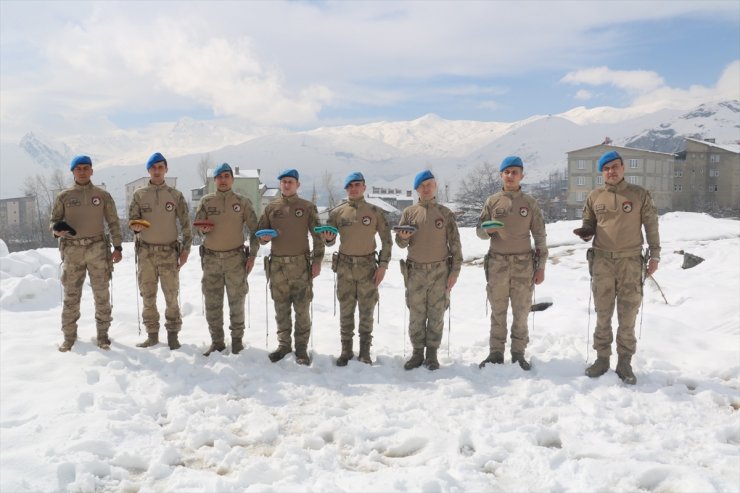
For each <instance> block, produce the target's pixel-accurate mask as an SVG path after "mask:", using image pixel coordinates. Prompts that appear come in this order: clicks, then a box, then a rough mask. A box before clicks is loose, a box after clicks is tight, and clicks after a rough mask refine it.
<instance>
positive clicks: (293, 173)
mask: <svg viewBox="0 0 740 493" xmlns="http://www.w3.org/2000/svg"><path fill="white" fill-rule="evenodd" d="M283 178H295V179H296V180H298V170H297V169H293V168H290V169H284V170H283V171H281V172H280V174H279V175H278V177H277V179H278V180H282V179H283Z"/></svg>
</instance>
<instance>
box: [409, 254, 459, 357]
mask: <svg viewBox="0 0 740 493" xmlns="http://www.w3.org/2000/svg"><path fill="white" fill-rule="evenodd" d="M449 273H450V269H449V267H448V265H447V261H442V262H435V263H431V264H418V263H413V262H408V261H407V262H406V276H405V279H406V306H408V308H409V338H410V339H411V345H412V347H413V348H414V349H421V348H424V347H429V348H439V346H440V344H441V343H442V334H443V332H444V314H445V310H447V307H449V306H450V293H449V292H448V291H447V278H448V276H449Z"/></svg>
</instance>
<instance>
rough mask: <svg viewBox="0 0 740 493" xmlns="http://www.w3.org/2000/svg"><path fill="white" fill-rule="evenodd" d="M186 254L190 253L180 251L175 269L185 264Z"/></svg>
mask: <svg viewBox="0 0 740 493" xmlns="http://www.w3.org/2000/svg"><path fill="white" fill-rule="evenodd" d="M188 255H190V252H181V253H180V256H179V257H178V258H177V270H180V267H182V266H183V265H185V263H186V262H187V261H188Z"/></svg>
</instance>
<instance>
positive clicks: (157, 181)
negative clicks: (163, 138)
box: [149, 161, 167, 185]
mask: <svg viewBox="0 0 740 493" xmlns="http://www.w3.org/2000/svg"><path fill="white" fill-rule="evenodd" d="M166 174H167V165H166V164H164V162H163V161H162V162H159V163H154V164H152V166H151V168H149V181H151V182H152V184H154V185H161V184H162V183H164V175H166Z"/></svg>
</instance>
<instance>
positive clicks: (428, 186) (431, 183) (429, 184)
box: [416, 178, 437, 200]
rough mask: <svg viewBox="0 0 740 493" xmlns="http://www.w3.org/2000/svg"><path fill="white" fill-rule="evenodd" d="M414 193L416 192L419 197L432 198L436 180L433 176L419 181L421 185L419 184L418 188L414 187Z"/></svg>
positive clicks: (435, 193) (435, 191)
mask: <svg viewBox="0 0 740 493" xmlns="http://www.w3.org/2000/svg"><path fill="white" fill-rule="evenodd" d="M416 193H418V194H419V198H421V199H423V200H429V199H433V198H434V196H435V195H437V180H435V179H434V178H430V179H428V180H424V181H423V182H421V185H419V188H417V189H416Z"/></svg>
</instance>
